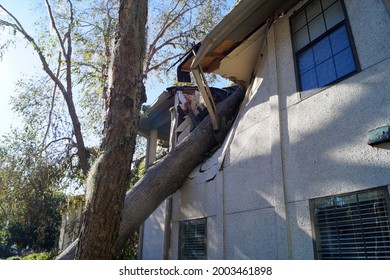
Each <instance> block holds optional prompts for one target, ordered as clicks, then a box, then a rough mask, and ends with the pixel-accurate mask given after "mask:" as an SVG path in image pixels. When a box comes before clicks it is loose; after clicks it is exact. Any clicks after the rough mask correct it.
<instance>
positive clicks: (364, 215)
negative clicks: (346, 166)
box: [310, 187, 390, 260]
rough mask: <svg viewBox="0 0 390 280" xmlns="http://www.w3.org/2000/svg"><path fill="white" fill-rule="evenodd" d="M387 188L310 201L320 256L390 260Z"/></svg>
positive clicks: (316, 252) (314, 237)
mask: <svg viewBox="0 0 390 280" xmlns="http://www.w3.org/2000/svg"><path fill="white" fill-rule="evenodd" d="M388 201H389V198H388V191H387V187H384V188H377V189H373V190H369V191H362V192H356V193H350V194H344V195H340V196H335V197H326V198H319V199H313V200H311V201H310V208H311V215H312V222H313V240H314V248H315V254H316V257H317V259H325V260H332V259H333V260H334V259H390V223H389V204H388Z"/></svg>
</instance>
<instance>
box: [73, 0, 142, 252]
mask: <svg viewBox="0 0 390 280" xmlns="http://www.w3.org/2000/svg"><path fill="white" fill-rule="evenodd" d="M147 5H148V1H147V0H122V1H121V4H120V8H119V22H118V31H117V34H116V38H115V46H114V54H113V55H114V56H113V61H112V65H111V67H110V71H111V72H110V76H109V79H110V82H109V93H108V100H107V106H108V108H107V115H106V118H105V123H104V132H103V135H104V138H103V141H102V144H101V150H102V152H101V154H100V156H99V157H98V159H97V160H96V162H95V163H94V166H93V167H92V169H91V171H90V172H89V175H88V179H87V197H86V208H85V213H84V220H83V225H82V229H81V233H80V238H79V243H78V248H77V253H76V258H77V259H112V258H114V257H115V255H116V240H117V237H118V232H119V226H120V221H121V213H122V212H121V211H122V208H123V203H124V198H125V194H126V190H127V188H128V186H129V183H130V165H131V161H132V157H133V154H134V149H135V141H136V135H137V130H138V121H139V114H140V109H141V105H142V103H143V102H145V89H144V85H143V66H144V58H145V52H146V42H145V41H146V29H145V26H146V19H147V8H148V7H147Z"/></svg>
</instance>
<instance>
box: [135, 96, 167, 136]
mask: <svg viewBox="0 0 390 280" xmlns="http://www.w3.org/2000/svg"><path fill="white" fill-rule="evenodd" d="M173 106H174V98H173V93H172V92H169V91H164V92H162V93H161V94H160V95H159V96H158V97H157V99H156V100H155V101H154V102H153V103H152V104H151V105H150V107H149V109H148V110H147V111H146V112H145V113H144V114H141V117H140V121H139V128H138V132H139V133H140V134H141V135H142V136H146V137H147V136H149V134H150V131H151V130H152V129H157V131H158V138H159V139H162V140H169V131H170V125H171V113H170V111H169V109H170V108H171V107H173Z"/></svg>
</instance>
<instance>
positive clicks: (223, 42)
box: [179, 0, 297, 78]
mask: <svg viewBox="0 0 390 280" xmlns="http://www.w3.org/2000/svg"><path fill="white" fill-rule="evenodd" d="M296 2H297V0H241V1H240V2H239V3H238V4H237V5H236V6H235V7H234V8H233V9H232V10H231V11H230V12H229V13H228V14H227V15H226V16H225V17H224V18H223V19H222V20H221V21H220V22H219V23H218V24H217V25H216V26H215V27H214V29H213V30H211V32H210V33H209V34H208V35H207V36H206V38H205V39H204V40H203V42H202V44H201V45H200V47H199V49H198V50H197V52H196V58H195V59H194V55H189V56H188V57H187V58H186V60H185V61H184V62H183V63H182V64H181V65H180V66H179V67H181V71H184V72H190V71H191V69H194V68H196V67H197V66H198V65H200V66H201V68H202V70H203V71H204V72H206V73H211V72H215V71H216V70H217V69H219V68H220V65H221V61H222V60H223V59H225V58H226V57H227V56H228V54H230V53H231V52H232V51H233V50H235V49H236V48H237V47H238V46H240V45H241V44H242V43H244V42H245V41H247V40H248V39H249V38H250V36H251V35H253V34H255V33H256V32H257V31H258V30H259V29H260V28H261V27H262V26H264V25H265V23H266V22H267V19H269V18H270V17H271V16H273V15H274V14H275V13H282V11H284V10H285V9H287V8H288V7H290V6H291V5H292V4H293V3H296ZM258 36H260V34H258ZM257 53H258V49H257ZM229 78H231V77H229Z"/></svg>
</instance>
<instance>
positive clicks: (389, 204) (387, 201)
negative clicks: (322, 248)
mask: <svg viewBox="0 0 390 280" xmlns="http://www.w3.org/2000/svg"><path fill="white" fill-rule="evenodd" d="M377 191H383V193H384V202H385V204H386V205H385V206H386V207H385V209H387V217H388V223H390V195H389V186H381V187H376V188H371V189H366V190H361V191H355V192H349V193H343V194H337V195H330V196H325V197H319V198H314V199H310V200H309V209H310V218H311V227H312V241H313V251H314V257H315V259H323V258H322V256H321V255H320V253H319V252H318V244H317V231H316V224H315V220H316V217H315V213H314V212H315V201H316V200H319V199H322V200H325V199H336V198H337V197H343V196H344V197H345V196H352V195H356V196H357V199H358V196H359V195H361V194H364V193H369V192H377ZM361 206H362V205H360V204H358V208H359V214H360V215H361V212H360V211H361ZM336 225H337V226H336V227H339V226H340V224H337V222H336ZM364 229H366V228H364ZM337 230H339V228H338V229H337ZM344 230H347V229H344ZM363 236H364V231H363ZM364 238H365V237H363V240H364V241H363V243H365V242H367V241H366V240H365V239H364ZM389 249H390V245H389ZM341 253H343V252H341ZM366 253H367V252H366ZM365 257H367V256H365ZM340 259H341V258H340ZM389 259H390V255H389Z"/></svg>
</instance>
